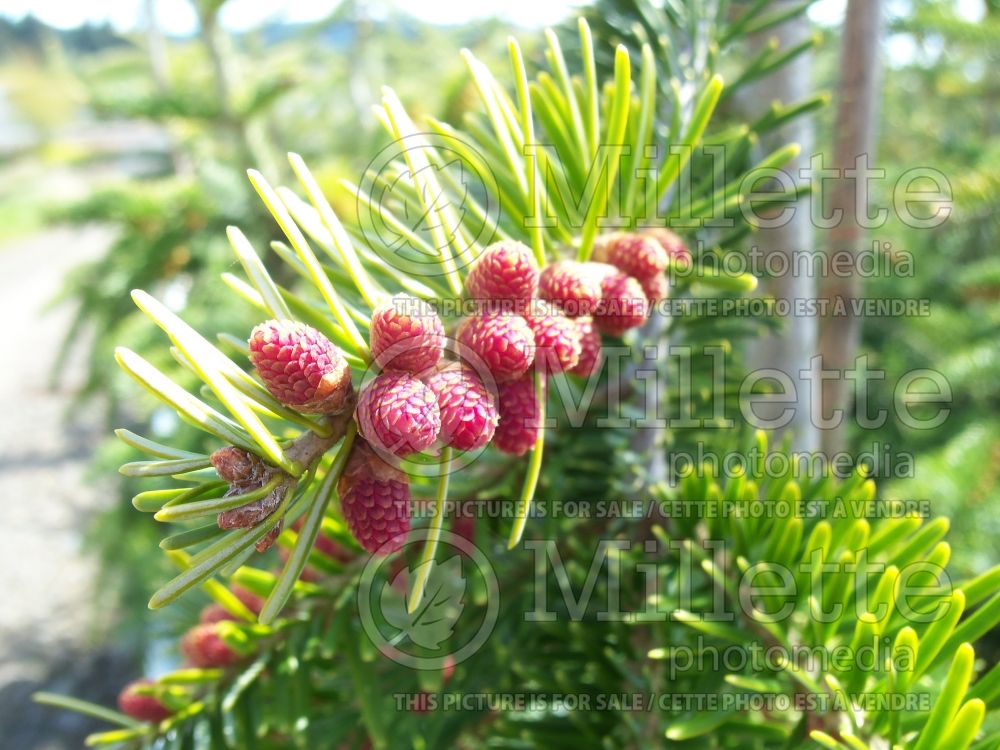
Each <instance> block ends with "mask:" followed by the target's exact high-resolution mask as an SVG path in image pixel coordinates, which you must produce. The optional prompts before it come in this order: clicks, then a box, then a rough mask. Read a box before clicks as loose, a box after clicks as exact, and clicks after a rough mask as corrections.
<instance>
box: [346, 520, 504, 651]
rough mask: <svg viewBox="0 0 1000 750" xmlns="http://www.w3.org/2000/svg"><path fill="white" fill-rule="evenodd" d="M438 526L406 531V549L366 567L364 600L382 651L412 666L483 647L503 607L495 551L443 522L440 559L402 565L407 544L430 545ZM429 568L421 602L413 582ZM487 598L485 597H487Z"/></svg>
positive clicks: (368, 624)
mask: <svg viewBox="0 0 1000 750" xmlns="http://www.w3.org/2000/svg"><path fill="white" fill-rule="evenodd" d="M430 534H431V532H430V530H429V529H418V530H416V531H414V532H412V533H411V534H409V535H408V536H407V541H406V544H405V545H404V546H403V548H402V551H401V555H400V557H398V558H397V557H393V558H386V557H382V556H378V555H373V556H372V557H371V558H370V559H369V560H368V564H367V565H365V568H364V570H363V571H362V572H361V579H360V582H359V590H358V607H359V610H360V613H361V624H362V627H363V628H364V630H365V633H366V635H367V636H368V638H369V639H370V640H371V642H372V643H373V644H374V645H375V647H376V648H378V650H379V651H380V652H382V654H383V655H385V656H387V657H389V658H390V659H392V660H393V661H395V662H397V663H398V664H402V665H404V666H407V667H410V668H412V669H428V670H440V669H443V668H444V667H445V665H446V664H448V663H453V664H459V663H461V662H463V661H465V660H466V659H468V658H469V657H470V656H472V655H473V654H474V653H476V652H477V651H478V650H479V649H480V648H481V647H482V646H483V644H484V643H485V642H486V639H487V638H489V636H490V634H491V633H492V632H493V628H494V626H495V625H496V622H497V617H498V615H499V613H500V587H499V583H498V581H497V577H496V572H495V571H494V570H493V566H492V565H491V564H490V561H489V559H488V558H487V557H486V555H485V554H484V553H483V552H482V550H480V549H479V548H478V547H477V546H476V545H475V544H473V543H472V542H471V541H469V540H468V539H466V538H465V537H464V536H460V535H459V534H455V533H453V532H451V531H447V530H442V531H441V536H440V541H439V545H438V548H437V556H436V558H437V559H436V560H432V561H429V562H427V563H423V564H422V565H424V566H427V568H425V569H421V567H422V565H421V564H413V565H411V566H407V565H405V564H404V565H403V566H402V567H397V564H396V563H395V562H394V561H395V560H403V561H405V560H406V552H407V550H413V551H416V550H417V549H423V545H424V544H425V543H426V541H427V539H428V537H429V536H430ZM421 575H423V576H426V586H425V588H424V595H423V598H422V599H421V601H420V604H419V605H418V606H417V607H415V608H414V609H413V611H410V609H409V608H408V607H407V602H408V596H409V591H410V587H411V586H412V585H413V581H414V580H415V579H416V577H417V576H421ZM484 600H485V601H484Z"/></svg>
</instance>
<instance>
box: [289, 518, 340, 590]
mask: <svg viewBox="0 0 1000 750" xmlns="http://www.w3.org/2000/svg"><path fill="white" fill-rule="evenodd" d="M304 521H305V519H303V518H299V519H298V520H297V521H296V522H295V523H294V524H293V525H292V528H293V529H295V530H296V531H299V530H301V528H302V524H303V523H304ZM313 549H314V550H315V551H316V552H321V553H322V554H324V555H326V556H327V557H329V558H331V559H333V560H335V561H336V562H339V563H341V564H344V565H346V564H347V563H349V562H351V560H353V559H354V558H355V557H356V556H357V553H356V552H355V551H353V550H350V549H348V548H347V547H345V546H343V545H342V544H341V543H340V542H338V541H336V540H335V539H333V538H331V537H329V536H327V535H326V534H324V533H323V532H322V530H321V531H320V532H319V534H317V535H316V542H315V543H314V544H313ZM290 554H291V552H290V551H289V550H287V549H285V548H284V547H279V548H278V556H279V557H281V561H282V562H288V557H289V555H290ZM322 577H323V573H322V572H321V571H319V570H317V569H316V568H315V567H313V566H312V565H306V566H305V567H304V568H303V569H302V573H300V574H299V579H300V580H303V581H308V582H316V581H319V580H320V579H321V578H322Z"/></svg>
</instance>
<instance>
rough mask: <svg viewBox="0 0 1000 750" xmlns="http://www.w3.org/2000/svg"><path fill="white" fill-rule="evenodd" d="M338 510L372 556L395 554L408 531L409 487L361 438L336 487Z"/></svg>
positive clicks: (404, 478)
mask: <svg viewBox="0 0 1000 750" xmlns="http://www.w3.org/2000/svg"><path fill="white" fill-rule="evenodd" d="M337 494H338V495H339V497H340V510H341V512H342V513H343V515H344V520H345V521H347V527H348V528H349V529H350V531H351V534H353V535H354V538H355V539H357V540H358V542H359V543H360V544H361V546H362V547H364V548H365V549H366V550H368V551H369V552H371V553H373V554H374V553H379V554H383V555H388V554H390V553H392V552H395V551H396V550H398V549H399V548H400V547H401V546H402V545H403V542H404V541H405V538H406V534H407V533H408V532H409V531H410V484H409V480H408V478H407V476H406V474H404V473H403V472H401V471H399V470H398V469H395V468H393V467H392V466H389V465H388V464H387V463H385V462H384V461H383V460H382V459H381V458H379V456H378V455H377V454H376V453H375V451H374V450H372V448H371V447H370V446H369V445H368V444H367V443H365V441H364V440H361V439H360V438H358V439H356V440H355V443H354V445H353V447H352V448H351V455H350V457H349V458H348V460H347V465H346V466H345V467H344V473H343V474H342V475H341V477H340V481H339V482H338V483H337Z"/></svg>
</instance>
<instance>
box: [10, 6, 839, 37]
mask: <svg viewBox="0 0 1000 750" xmlns="http://www.w3.org/2000/svg"><path fill="white" fill-rule="evenodd" d="M337 4H338V0H229V2H227V3H226V6H225V7H224V8H223V11H222V20H223V23H224V24H225V25H226V26H227V27H229V28H232V29H246V28H251V27H253V26H256V25H258V24H259V23H261V22H262V21H265V20H284V21H312V20H316V19H319V18H323V17H324V16H326V15H327V14H328V13H329V12H330V11H331V10H332V9H333V8H335V7H336V6H337ZM581 4H583V2H580V1H574V0H472V2H456V0H418V2H411V3H407V4H405V8H406V10H407V12H409V13H411V14H413V15H415V16H417V17H418V18H421V19H423V20H425V21H428V22H430V23H462V22H465V21H472V20H476V19H481V18H491V17H499V18H502V19H505V20H508V21H511V22H514V23H516V24H517V25H519V26H522V27H528V28H530V27H539V26H546V25H551V24H554V23H557V22H558V21H561V20H562V19H564V18H566V16H567V15H569V13H570V12H571V11H572V9H573V8H574V7H575V6H579V5H581ZM845 4H846V0H819V2H817V3H816V5H815V6H813V9H812V10H811V12H810V15H811V16H812V17H813V19H814V20H816V21H819V22H821V23H829V24H833V23H837V22H838V21H839V20H840V19H841V18H842V16H843V12H844V5H845ZM375 5H382V3H375ZM399 5H402V4H399ZM141 8H142V0H92V1H91V2H87V1H86V0H0V15H4V16H8V17H13V18H20V17H21V16H24V15H25V14H27V13H28V12H29V11H30V12H31V13H33V14H34V15H35V16H37V17H38V18H40V19H41V20H43V21H45V22H46V23H48V24H50V25H52V26H58V27H60V28H72V27H74V26H79V25H80V24H82V23H84V22H86V21H97V22H101V21H105V20H107V21H110V22H111V23H112V24H113V25H114V26H115V28H117V29H119V30H123V31H124V30H131V29H134V28H136V27H137V26H139V25H140V23H141V17H142V10H141ZM156 13H157V16H158V17H159V19H160V23H161V24H162V26H163V28H164V29H165V30H166V31H167V32H168V33H171V34H187V33H190V32H192V31H193V30H194V28H195V23H196V19H195V13H194V9H193V7H192V5H191V3H190V2H189V0H156Z"/></svg>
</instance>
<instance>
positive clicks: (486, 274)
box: [465, 240, 538, 314]
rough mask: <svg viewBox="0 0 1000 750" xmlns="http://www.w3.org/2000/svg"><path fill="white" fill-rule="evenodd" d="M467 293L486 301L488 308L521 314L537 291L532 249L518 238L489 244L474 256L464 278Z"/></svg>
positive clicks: (536, 273)
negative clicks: (475, 257)
mask: <svg viewBox="0 0 1000 750" xmlns="http://www.w3.org/2000/svg"><path fill="white" fill-rule="evenodd" d="M465 290H466V292H467V294H468V297H469V298H470V299H473V300H477V301H479V302H482V303H488V304H490V306H491V309H494V308H493V307H492V306H493V305H496V304H497V303H504V305H503V306H502V307H500V309H502V310H505V311H506V312H516V313H519V314H523V313H525V312H527V310H528V305H529V304H530V303H531V300H532V298H534V296H535V294H536V292H537V291H538V264H537V263H536V262H535V256H534V255H532V253H531V250H529V249H528V248H527V247H526V246H524V245H522V244H521V243H520V242H513V241H509V240H508V241H502V242H497V243H495V244H493V245H490V246H489V247H487V248H486V249H485V250H483V252H482V254H481V255H480V256H479V257H478V258H477V259H476V261H475V262H474V263H473V264H472V267H471V268H470V269H469V275H468V276H466V278H465Z"/></svg>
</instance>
